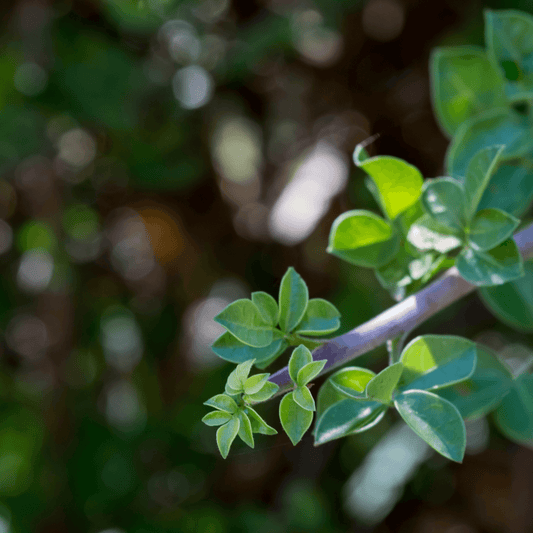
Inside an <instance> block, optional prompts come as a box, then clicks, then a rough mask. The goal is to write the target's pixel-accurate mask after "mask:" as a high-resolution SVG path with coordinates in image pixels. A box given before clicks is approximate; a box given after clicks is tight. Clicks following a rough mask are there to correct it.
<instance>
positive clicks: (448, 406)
mask: <svg viewBox="0 0 533 533" xmlns="http://www.w3.org/2000/svg"><path fill="white" fill-rule="evenodd" d="M394 405H395V407H396V409H397V410H398V412H399V413H400V416H401V417H402V418H403V419H404V420H405V422H406V424H407V425H408V426H409V427H410V428H411V429H412V430H413V431H414V432H415V433H416V434H417V435H418V436H419V437H420V438H422V439H423V440H425V441H426V442H427V443H428V444H429V445H430V446H431V447H432V448H433V449H434V450H436V451H437V452H439V453H440V454H441V455H444V457H447V458H448V459H451V460H452V461H456V462H458V463H461V462H462V461H463V457H464V454H465V447H466V430H465V424H464V422H463V419H462V418H461V415H460V413H459V411H458V410H457V407H455V406H454V405H453V404H452V403H450V402H448V401H447V400H444V399H443V398H441V397H440V396H437V395H436V394H433V393H431V392H427V391H421V390H410V391H407V392H404V393H402V394H400V395H399V396H398V397H397V398H396V399H395V401H394Z"/></svg>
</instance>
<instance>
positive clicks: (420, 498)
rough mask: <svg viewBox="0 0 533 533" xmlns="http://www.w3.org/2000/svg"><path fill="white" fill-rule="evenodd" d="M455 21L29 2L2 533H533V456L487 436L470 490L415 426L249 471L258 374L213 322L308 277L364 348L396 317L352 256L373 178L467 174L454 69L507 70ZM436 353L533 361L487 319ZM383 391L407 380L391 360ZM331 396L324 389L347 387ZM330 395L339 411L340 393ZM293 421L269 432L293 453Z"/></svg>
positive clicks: (4, 76) (10, 166)
mask: <svg viewBox="0 0 533 533" xmlns="http://www.w3.org/2000/svg"><path fill="white" fill-rule="evenodd" d="M484 7H492V8H496V9H501V8H510V7H512V8H518V9H523V10H525V11H529V12H533V2H531V1H530V0H527V1H526V0H523V1H512V2H511V1H508V2H504V1H500V2H497V1H493V2H489V3H488V4H482V3H481V2H479V1H469V2H466V1H463V0H443V1H439V2H430V1H427V0H369V1H362V0H360V1H357V0H314V1H313V0H194V1H185V0H100V1H98V0H58V1H54V0H20V1H9V0H4V1H3V2H2V3H1V6H0V15H1V20H2V33H1V51H0V254H1V255H0V269H1V276H0V330H1V331H2V340H1V344H0V397H1V401H0V533H22V532H36V533H48V532H58V533H60V532H67V531H68V532H89V533H93V532H94V533H103V532H106V533H124V532H127V533H159V532H184V533H189V532H191V533H192V532H200V533H226V532H231V533H233V532H235V533H239V532H248V531H253V532H257V533H283V532H300V531H301V532H317V533H320V532H328V533H329V532H342V531H361V532H371V531H376V532H389V531H391V532H392V531H400V532H409V533H411V532H414V533H418V532H420V533H422V532H435V533H441V532H442V533H476V532H484V531H487V532H517V533H518V532H520V533H523V532H525V531H528V530H529V531H530V530H532V528H533V512H532V509H533V507H532V506H531V505H530V502H531V500H532V498H533V453H532V451H531V450H529V449H527V448H524V447H518V446H516V445H514V444H512V443H510V442H508V441H506V440H505V439H504V438H503V437H501V436H500V435H499V434H498V433H497V431H496V430H495V429H494V427H493V426H492V423H491V422H490V421H488V420H486V419H482V420H480V421H477V422H475V423H470V424H469V425H468V435H469V437H468V451H467V454H468V455H467V457H466V459H465V462H464V464H463V465H462V466H461V465H455V464H451V463H450V462H448V461H446V460H445V459H443V458H441V457H440V456H436V455H435V454H433V453H430V452H429V451H428V450H427V447H426V446H425V445H424V444H423V443H421V441H420V440H418V439H417V438H415V437H414V436H413V434H412V433H411V432H409V431H407V432H406V431H405V426H403V425H402V424H401V423H399V421H398V419H397V417H394V415H393V414H392V413H391V414H390V415H389V416H388V417H386V419H385V421H384V422H382V423H381V424H380V425H379V426H377V427H376V428H374V429H373V430H371V431H369V432H368V433H364V434H362V435H359V436H353V437H349V438H346V439H343V440H341V441H337V442H333V443H330V444H328V445H325V446H322V447H320V448H314V447H313V445H312V437H311V435H307V436H306V437H304V439H303V442H302V443H301V444H300V445H299V446H298V447H296V448H293V447H292V445H291V444H290V442H289V440H288V438H287V437H286V436H285V435H283V434H281V433H280V434H279V435H278V436H276V437H270V438H267V437H262V436H259V437H258V438H257V439H256V448H255V449H254V450H251V449H249V448H247V447H245V446H244V445H240V444H242V443H237V442H236V443H235V444H234V446H233V448H232V451H231V453H230V456H229V458H228V460H226V461H224V460H222V459H221V458H220V456H219V453H218V451H217V449H216V444H215V431H214V429H213V428H209V427H206V426H204V425H203V424H202V423H201V422H200V419H201V417H202V416H203V415H204V414H205V413H206V412H207V409H206V408H205V407H204V406H203V405H202V402H203V401H205V400H206V399H207V398H209V397H210V396H212V395H213V394H216V393H218V392H221V391H222V389H223V385H224V382H225V379H226V376H227V374H228V372H229V371H230V370H231V368H232V367H231V365H229V364H224V363H223V361H221V360H219V359H217V358H216V356H215V355H214V354H213V353H212V352H211V350H210V344H211V343H212V342H213V341H214V340H215V338H216V337H217V336H218V335H219V334H221V333H222V330H221V328H220V327H219V326H218V325H217V324H215V323H214V322H213V321H212V318H213V316H215V315H216V314H217V313H218V312H219V311H220V310H222V309H223V308H224V307H225V306H226V305H227V304H228V303H230V302H231V301H233V300H234V299H236V298H241V297H248V296H249V294H250V292H251V291H255V290H264V291H267V292H269V293H271V294H277V291H278V289H279V281H280V279H281V276H282V275H283V273H284V272H285V270H286V269H287V267H288V266H290V265H294V266H295V268H296V269H297V271H298V272H299V273H300V274H302V276H303V277H304V279H305V280H306V281H307V282H308V285H309V287H310V293H311V296H312V297H325V298H328V299H330V300H331V301H332V302H333V303H335V305H337V307H338V308H339V309H340V311H341V312H342V314H343V319H342V324H343V326H342V331H347V330H349V329H351V328H353V327H355V326H356V325H358V324H360V323H361V322H363V321H365V320H367V319H369V318H370V317H372V316H374V315H375V314H377V313H378V312H380V311H381V310H383V309H386V308H387V307H389V306H390V305H392V304H393V303H394V301H393V300H392V298H391V297H390V296H389V295H388V294H387V293H386V292H385V291H384V290H383V289H381V287H380V286H379V285H378V284H377V282H376V281H375V279H374V277H373V274H372V273H371V272H370V271H369V270H365V269H360V268H355V267H350V266H348V265H345V264H342V263H341V262H340V261H339V260H337V259H335V258H332V257H330V256H328V255H327V254H326V252H325V248H326V245H327V237H328V233H329V228H330V226H331V223H332V221H333V220H334V219H335V217H336V216H338V215H339V214H340V213H341V212H343V211H345V210H348V209H353V208H366V209H377V206H376V205H375V203H374V201H373V200H372V197H371V195H370V194H369V192H368V191H367V190H366V189H365V187H364V184H363V176H362V175H361V174H360V173H359V172H358V171H357V170H356V169H355V168H354V166H353V164H352V163H351V153H352V151H353V149H354V147H355V145H356V144H357V143H358V142H360V141H362V140H364V139H366V138H368V137H369V136H371V135H374V134H376V133H379V134H380V137H379V139H378V140H377V141H376V142H374V143H373V144H372V145H371V147H370V150H371V152H372V153H374V154H378V153H379V154H389V155H395V156H399V157H402V158H404V159H406V160H407V161H409V162H410V163H413V164H415V165H417V166H418V167H419V168H420V169H421V170H422V172H423V174H424V175H425V176H427V177H431V176H438V175H440V173H441V172H442V164H443V156H444V153H445V150H446V146H447V140H446V139H445V137H444V136H443V135H442V133H441V132H440V131H439V128H438V126H437V125H436V122H435V120H434V118H433V113H432V109H431V103H430V87H429V79H428V58H429V54H430V51H431V49H432V48H433V47H435V46H442V45H457V44H479V45H483V18H482V10H483V8H484ZM422 332H432V333H453V334H458V335H467V336H469V337H471V338H475V339H476V340H481V341H483V342H485V343H487V344H489V345H491V346H492V347H493V348H494V349H496V350H498V351H500V352H505V351H507V352H512V353H515V352H516V351H517V350H518V351H520V350H522V351H525V352H528V351H529V350H530V349H531V336H529V337H528V336H527V335H519V334H516V333H514V332H512V331H511V330H510V329H508V328H506V327H505V326H503V325H501V324H499V323H498V322H497V321H496V320H495V319H494V318H492V316H491V315H490V314H489V313H488V312H487V311H486V310H484V308H483V307H482V306H481V304H480V302H479V300H478V299H477V297H476V296H475V295H472V296H471V297H469V298H468V299H466V300H464V301H463V302H460V303H459V304H458V305H456V306H454V307H453V308H451V309H448V310H446V311H444V312H443V313H441V314H440V315H439V316H437V317H435V319H434V320H432V321H430V322H429V323H428V324H426V325H425V326H424V328H420V331H417V332H415V333H417V334H419V333H422ZM358 364H361V365H369V366H370V367H371V368H373V369H374V370H379V369H380V368H381V367H382V366H383V365H384V364H385V352H384V350H382V349H380V350H376V351H374V352H373V353H371V354H369V355H367V356H365V357H363V358H361V359H360V360H359V361H358ZM320 383H321V380H318V381H317V384H320ZM315 390H316V389H315ZM277 403H278V402H277V401H273V402H269V403H268V404H266V405H265V406H264V407H263V408H262V409H260V412H261V413H262V414H264V416H265V418H266V420H267V421H268V423H270V424H272V425H274V426H275V427H277V428H278V429H280V427H279V422H278V420H277Z"/></svg>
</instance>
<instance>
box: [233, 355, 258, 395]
mask: <svg viewBox="0 0 533 533" xmlns="http://www.w3.org/2000/svg"><path fill="white" fill-rule="evenodd" d="M254 363H255V361H254V360H253V359H251V360H250V361H245V362H244V363H241V364H240V365H237V366H236V367H235V369H234V370H233V372H232V373H231V374H230V375H229V376H228V380H227V382H226V383H227V385H228V386H229V387H230V388H231V389H233V390H234V391H238V392H242V391H243V390H244V384H245V383H246V380H247V379H248V375H249V374H250V370H251V369H252V366H253V365H254Z"/></svg>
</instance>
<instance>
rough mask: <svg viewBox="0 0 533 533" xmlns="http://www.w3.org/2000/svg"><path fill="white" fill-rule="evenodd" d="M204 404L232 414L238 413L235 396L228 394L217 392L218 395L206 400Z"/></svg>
mask: <svg viewBox="0 0 533 533" xmlns="http://www.w3.org/2000/svg"><path fill="white" fill-rule="evenodd" d="M204 405H207V406H209V407H214V408H215V409H218V410H219V411H225V412H226V413H232V414H233V413H236V412H237V409H238V407H237V404H236V403H235V401H234V400H233V398H230V397H229V396H228V395H227V394H217V395H216V396H213V397H212V398H209V400H207V401H206V402H204Z"/></svg>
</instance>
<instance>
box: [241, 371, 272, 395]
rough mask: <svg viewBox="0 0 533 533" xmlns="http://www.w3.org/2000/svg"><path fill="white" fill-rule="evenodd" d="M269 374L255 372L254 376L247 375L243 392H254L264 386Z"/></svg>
mask: <svg viewBox="0 0 533 533" xmlns="http://www.w3.org/2000/svg"><path fill="white" fill-rule="evenodd" d="M269 376H270V374H256V375H255V376H251V377H249V378H248V379H247V380H246V381H245V383H244V393H245V394H248V395H250V394H256V393H257V392H259V391H260V390H261V389H262V388H263V387H264V386H265V383H266V381H267V380H268V377H269Z"/></svg>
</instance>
